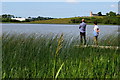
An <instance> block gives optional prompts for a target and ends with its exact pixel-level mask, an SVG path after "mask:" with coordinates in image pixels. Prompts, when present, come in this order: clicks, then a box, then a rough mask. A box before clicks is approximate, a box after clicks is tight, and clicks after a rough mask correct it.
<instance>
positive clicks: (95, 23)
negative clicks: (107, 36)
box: [93, 22, 100, 45]
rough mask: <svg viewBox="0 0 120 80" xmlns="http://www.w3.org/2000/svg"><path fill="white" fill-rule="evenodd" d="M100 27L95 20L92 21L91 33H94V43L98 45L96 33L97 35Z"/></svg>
mask: <svg viewBox="0 0 120 80" xmlns="http://www.w3.org/2000/svg"><path fill="white" fill-rule="evenodd" d="M99 32H100V29H99V27H98V25H97V22H94V28H93V35H94V44H95V45H98V35H99Z"/></svg>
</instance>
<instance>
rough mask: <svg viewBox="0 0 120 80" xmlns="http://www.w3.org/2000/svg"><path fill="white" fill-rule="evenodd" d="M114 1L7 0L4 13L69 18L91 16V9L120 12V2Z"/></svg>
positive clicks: (96, 11) (95, 11)
mask: <svg viewBox="0 0 120 80" xmlns="http://www.w3.org/2000/svg"><path fill="white" fill-rule="evenodd" d="M41 1H42V0H41ZM44 1H47V0H44ZM53 1H54V0H53ZM58 1H59V0H58ZM98 1H99V0H98ZM101 1H102V0H101ZM104 1H105V0H104ZM106 1H108V0H106ZM111 1H112V0H111ZM114 1H115V0H114ZM114 1H113V2H78V0H63V2H7V0H6V2H5V1H4V2H2V14H12V15H15V16H17V17H29V16H30V17H37V16H43V17H53V18H68V17H78V16H89V15H90V12H91V11H92V12H93V13H95V14H96V13H98V12H102V14H106V13H108V12H110V11H113V12H116V13H118V2H114ZM116 1H117V0H116Z"/></svg>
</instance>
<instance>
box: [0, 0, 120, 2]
mask: <svg viewBox="0 0 120 80" xmlns="http://www.w3.org/2000/svg"><path fill="white" fill-rule="evenodd" d="M1 1H2V2H118V1H120V0H1Z"/></svg>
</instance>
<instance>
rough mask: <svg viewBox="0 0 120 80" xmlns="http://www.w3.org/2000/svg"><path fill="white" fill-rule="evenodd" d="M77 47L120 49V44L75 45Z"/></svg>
mask: <svg viewBox="0 0 120 80" xmlns="http://www.w3.org/2000/svg"><path fill="white" fill-rule="evenodd" d="M75 47H83V48H86V47H93V48H103V49H119V46H99V45H75Z"/></svg>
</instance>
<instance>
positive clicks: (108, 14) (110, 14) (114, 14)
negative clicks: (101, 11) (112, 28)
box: [106, 11, 116, 16]
mask: <svg viewBox="0 0 120 80" xmlns="http://www.w3.org/2000/svg"><path fill="white" fill-rule="evenodd" d="M106 15H107V16H116V13H115V12H112V11H110V12H109V13H106Z"/></svg>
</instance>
